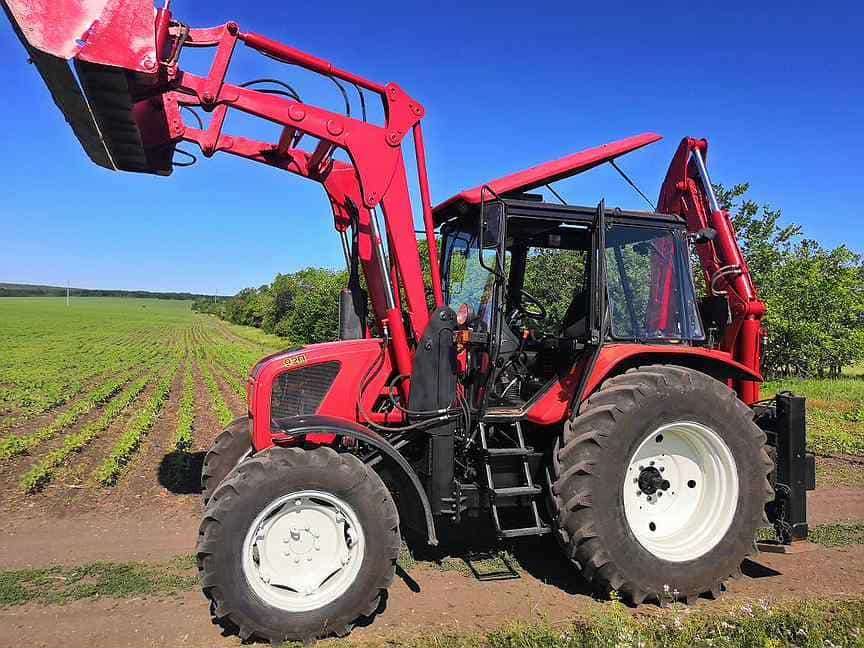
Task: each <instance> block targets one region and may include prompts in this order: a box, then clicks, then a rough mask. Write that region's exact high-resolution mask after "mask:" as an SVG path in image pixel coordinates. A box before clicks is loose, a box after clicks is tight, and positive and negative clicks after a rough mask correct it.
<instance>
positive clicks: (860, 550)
mask: <svg viewBox="0 0 864 648" xmlns="http://www.w3.org/2000/svg"><path fill="white" fill-rule="evenodd" d="M155 536H156V534H154V537H155ZM561 570H565V572H564V573H562V571H561ZM566 570H569V568H568V567H567V565H566V564H563V563H562V562H561V561H558V560H550V561H549V564H547V565H546V566H545V570H541V569H540V568H539V567H538V568H535V569H534V573H528V574H524V575H523V576H522V577H521V578H520V579H518V580H504V581H490V582H480V581H477V580H474V579H472V578H470V577H468V576H465V575H463V574H460V573H458V572H441V571H436V570H434V569H431V568H428V567H425V568H418V569H416V570H412V572H411V574H409V575H407V576H406V575H402V577H400V578H397V579H396V582H395V583H394V584H393V587H392V588H391V590H390V596H389V599H388V601H387V606H386V608H385V610H384V611H383V613H382V614H380V615H379V616H378V617H377V618H376V619H375V620H374V622H373V623H372V624H371V625H369V626H367V627H364V628H357V629H355V631H354V632H353V633H352V634H351V640H352V641H362V640H364V639H373V638H381V639H388V640H391V641H392V640H396V639H398V638H400V637H405V638H408V637H411V636H414V635H416V633H417V631H418V629H422V631H423V633H434V632H482V631H488V630H492V629H494V628H496V627H498V626H500V625H501V624H502V623H504V622H507V621H515V620H523V621H546V622H550V623H556V622H560V621H564V620H566V619H568V618H572V617H573V616H575V615H577V614H579V613H580V612H583V613H584V612H585V611H586V610H588V609H590V608H591V607H592V606H595V605H597V603H596V602H595V601H594V600H592V599H591V598H590V597H589V596H587V595H586V594H584V593H579V590H581V589H584V587H583V586H581V585H580V583H579V580H580V579H579V577H578V575H576V574H574V573H573V572H572V571H569V572H567V571H566ZM565 574H566V575H567V577H568V580H570V581H571V585H570V586H569V587H567V588H566V589H565V588H562V587H561V586H560V585H559V584H558V580H559V579H561V578H562V576H564V575H565ZM544 580H545V581H546V582H544ZM568 590H569V591H568ZM862 594H864V547H860V546H856V547H848V548H844V549H830V550H829V549H820V550H817V551H813V552H811V553H803V554H796V555H793V556H781V555H767V554H763V555H760V557H759V560H758V562H757V563H747V564H745V576H743V577H742V578H741V579H739V580H737V581H734V582H733V583H732V584H731V585H730V587H729V591H728V592H727V593H726V595H725V596H723V597H722V598H721V600H720V601H717V602H714V601H699V602H698V603H697V604H696V605H697V606H705V605H711V606H716V605H718V604H719V605H728V604H731V603H735V602H736V601H742V600H751V599H756V598H758V599H771V600H778V599H795V598H801V597H807V598H817V597H823V596H831V597H832V598H842V597H844V596H851V595H862ZM643 609H644V606H643V607H642V608H638V611H639V613H641V612H642V611H643ZM653 609H654V608H651V609H649V610H645V611H646V612H647V613H651V611H652V610H653ZM0 645H2V646H13V645H14V646H17V647H21V648H23V647H26V646H52V647H53V646H65V647H68V648H90V647H91V646H116V647H118V648H120V647H143V646H160V647H164V646H204V645H206V646H213V647H219V646H231V647H237V646H240V641H239V639H237V638H236V637H234V636H227V637H226V636H223V635H222V631H221V630H220V629H219V627H218V626H215V625H213V624H212V623H211V621H210V616H209V611H208V604H207V602H206V601H205V599H204V597H203V596H202V595H201V594H200V593H199V592H198V591H191V592H184V593H183V594H182V595H179V596H175V597H170V598H164V599H126V600H108V599H103V600H95V601H78V602H75V603H72V604H69V605H64V606H36V605H25V606H21V607H15V608H6V609H3V610H0Z"/></svg>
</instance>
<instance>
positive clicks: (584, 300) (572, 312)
mask: <svg viewBox="0 0 864 648" xmlns="http://www.w3.org/2000/svg"><path fill="white" fill-rule="evenodd" d="M587 334H588V290H587V289H582V290H578V289H577V290H574V291H573V299H572V300H570V305H569V306H568V307H567V312H566V313H564V319H563V320H562V322H561V336H562V337H567V338H583V337H585V336H586V335H587Z"/></svg>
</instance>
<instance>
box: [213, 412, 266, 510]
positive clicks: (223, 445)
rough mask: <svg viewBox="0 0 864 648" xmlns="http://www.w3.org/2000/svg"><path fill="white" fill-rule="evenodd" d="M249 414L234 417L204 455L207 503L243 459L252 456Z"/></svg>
mask: <svg viewBox="0 0 864 648" xmlns="http://www.w3.org/2000/svg"><path fill="white" fill-rule="evenodd" d="M250 423H251V421H250V419H249V417H248V416H241V417H239V418H236V419H234V420H233V421H231V423H230V424H229V425H228V427H227V428H225V430H224V431H223V432H222V433H221V434H220V435H219V436H218V437H216V440H215V441H214V442H213V445H212V446H211V447H210V450H208V451H207V454H206V455H204V465H203V466H202V468H201V496H202V497H203V498H204V503H205V504H206V503H207V502H208V501H210V497H211V496H212V495H213V492H214V491H215V490H216V489H217V488H218V487H219V484H220V483H222V480H223V479H225V476H226V475H227V474H228V473H229V472H231V471H232V470H234V467H235V466H237V464H239V463H240V462H241V461H243V460H244V459H247V458H248V457H251V456H252V452H253V451H252V431H251V429H250Z"/></svg>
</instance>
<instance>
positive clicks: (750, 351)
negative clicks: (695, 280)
mask: <svg viewBox="0 0 864 648" xmlns="http://www.w3.org/2000/svg"><path fill="white" fill-rule="evenodd" d="M707 153H708V141H707V140H704V139H694V138H691V137H687V138H684V139H683V140H681V144H680V145H679V146H678V150H677V151H676V153H675V156H674V157H673V158H672V162H671V164H670V165H669V171H668V172H667V174H666V179H665V180H664V181H663V185H662V187H661V189H660V198H659V199H658V202H657V209H658V211H661V212H665V213H670V214H679V215H681V216H682V217H684V218H685V219H686V220H687V229H688V230H689V231H690V232H691V233H693V234H695V233H697V232H699V231H700V230H702V229H704V228H711V229H713V230H715V231H716V235H715V236H714V239H713V240H709V241H706V242H703V243H697V244H696V252H697V254H698V256H699V260H700V263H701V265H702V272H703V274H704V277H705V285H706V288H707V290H708V291H709V294H712V295H722V296H725V298H726V301H727V302H728V304H729V312H730V315H731V322H730V323H729V325H728V326H727V327H726V328H725V330H724V331H723V335H722V337H721V339H720V342H719V345H720V349H722V350H723V351H727V352H728V353H730V354H732V358H733V359H734V360H735V361H736V362H738V363H740V364H742V365H744V366H745V367H747V368H748V369H750V370H751V371H753V372H754V373H757V374H758V373H760V364H761V353H762V348H761V339H762V318H763V316H764V315H765V304H764V303H763V302H762V301H760V300H759V297H758V294H757V290H756V286H755V284H754V283H753V278H752V276H751V275H750V269H749V268H748V267H747V262H746V261H745V260H744V255H743V254H742V252H741V248H740V247H739V245H738V239H737V238H736V236H735V230H734V228H733V226H732V220H731V218H730V216H729V212H727V211H726V210H724V209H721V208H720V205H719V203H718V202H717V197H716V195H715V194H714V188H713V187H712V185H711V179H710V178H709V176H708V170H707V167H706V160H707ZM735 387H736V391H737V392H738V395H739V397H740V398H741V400H743V401H744V402H745V403H747V404H748V405H750V404H752V403H755V402H756V401H758V400H759V383H758V382H754V381H752V380H737V381H736V385H735Z"/></svg>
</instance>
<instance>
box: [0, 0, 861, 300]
mask: <svg viewBox="0 0 864 648" xmlns="http://www.w3.org/2000/svg"><path fill="white" fill-rule="evenodd" d="M711 4H712V3H699V2H692V1H691V2H687V3H670V4H667V3H657V2H652V3H642V2H640V3H627V2H615V3H613V2H609V3H578V2H562V3H557V2H556V3H543V2H538V3H532V4H530V5H529V4H526V3H524V2H518V3H517V2H496V3H491V2H489V3H486V2H464V0H463V1H462V2H449V1H448V2H437V3H413V2H412V3H406V2H400V3H390V2H376V1H375V0H370V1H369V2H364V3H354V2H350V3H349V2H339V1H331V2H327V3H317V2H306V3H299V4H298V3H288V2H281V1H279V2H274V1H260V2H250V3H238V2H227V1H225V0H213V1H212V2H206V3H204V2H192V1H191V0H175V1H174V11H175V15H176V16H177V17H178V18H180V19H181V20H183V21H184V22H186V23H188V24H191V25H193V26H200V27H203V26H210V25H213V24H217V23H221V22H225V21H226V20H229V19H235V20H237V21H238V22H239V23H240V25H241V28H242V29H244V30H247V31H256V32H259V33H263V34H266V35H268V36H271V37H273V38H277V39H280V40H283V41H285V42H287V43H289V44H291V45H294V46H296V47H299V48H301V49H305V50H307V51H310V52H312V53H314V54H317V55H319V56H322V57H324V58H327V59H329V60H331V61H333V62H334V63H335V64H337V65H339V66H341V67H344V68H348V69H351V70H352V71H355V72H358V73H360V74H363V75H365V76H367V77H369V78H372V79H374V80H377V81H381V82H387V81H396V82H398V83H399V84H400V85H401V86H402V87H403V88H404V89H405V90H406V91H407V92H408V93H409V94H411V95H413V96H414V97H415V98H417V99H418V100H419V101H421V102H422V103H423V104H424V105H425V106H426V109H427V114H428V116H427V118H426V120H425V122H424V127H425V133H426V140H427V147H428V157H429V167H430V180H431V185H432V195H433V202H434V203H438V202H440V201H442V200H444V199H446V198H447V197H449V196H450V195H452V194H453V193H456V192H458V191H460V190H461V189H463V188H466V187H470V186H474V185H477V184H479V183H481V182H483V181H485V180H489V179H492V178H495V177H498V176H501V175H505V174H507V173H510V172H513V171H516V170H519V169H521V168H524V167H526V166H531V165H533V164H537V163H539V162H543V161H545V160H548V159H553V158H556V157H561V156H563V155H566V154H568V153H571V152H574V151H577V150H580V149H582V148H587V147H590V146H594V145H597V144H601V143H604V142H607V141H611V140H614V139H618V138H620V137H625V136H628V135H632V134H636V133H639V132H643V131H655V132H658V133H660V134H662V135H664V136H665V139H664V140H663V141H662V142H660V143H658V144H655V145H653V146H652V147H649V148H648V149H643V150H642V151H639V152H636V153H634V154H632V155H631V156H629V157H627V158H623V159H622V160H621V162H620V164H621V166H622V167H623V168H624V169H625V170H627V171H628V173H630V174H631V175H632V177H633V178H634V179H635V180H636V181H637V183H639V184H640V185H641V186H642V187H643V189H644V190H645V191H646V193H648V195H649V196H651V197H652V198H653V197H654V196H656V194H657V190H658V185H659V182H660V181H661V180H662V177H663V174H664V173H665V169H666V166H667V164H668V161H669V158H670V157H671V155H672V153H673V152H674V150H675V147H676V146H677V143H678V141H679V140H680V138H681V137H683V136H685V135H693V136H700V137H701V136H704V137H708V138H709V139H710V140H711V142H712V149H711V155H710V163H709V166H710V168H711V172H712V176H713V178H714V180H715V181H719V182H724V183H727V184H731V183H734V182H739V181H749V182H751V183H752V197H753V198H755V199H757V200H758V201H760V202H770V203H771V204H772V205H775V206H779V207H782V209H783V212H784V215H785V218H786V219H787V220H788V221H790V222H797V223H800V224H802V225H804V227H805V232H806V233H807V234H808V235H809V236H810V237H813V238H817V239H819V240H821V241H823V242H824V243H825V244H828V245H837V244H840V243H846V244H848V245H849V246H851V247H852V248H854V249H856V250H858V251H860V252H864V233H862V224H861V217H862V214H861V205H862V202H864V189H862V187H864V183H862V167H864V165H862V163H861V161H860V160H861V155H862V150H864V108H862V106H864V83H862V80H864V78H862V71H861V64H862V61H864V45H862V40H861V37H860V26H861V24H862V19H864V9H861V8H860V5H859V6H857V7H856V6H855V4H853V3H848V4H843V3H830V2H828V3H820V4H819V5H818V8H814V5H812V4H810V5H809V7H808V6H807V5H806V4H804V3H802V4H801V6H800V7H796V6H793V5H791V4H790V3H783V4H775V5H769V4H767V3H759V4H760V7H759V8H754V7H753V6H752V3H736V2H726V3H723V6H722V8H717V7H712V6H710V5H711ZM295 7H296V8H297V9H295V10H293V11H292V8H295ZM244 50H245V48H240V49H239V50H238V55H237V62H236V66H237V67H236V68H235V69H234V70H233V72H234V74H233V76H232V80H235V81H242V80H245V79H248V78H251V77H256V76H264V75H265V74H271V73H277V72H278V73H280V74H281V75H282V78H285V79H286V80H288V81H289V82H292V83H295V82H296V86H297V87H298V89H299V90H300V91H301V94H304V99H306V100H307V101H315V102H320V103H321V104H322V105H325V106H327V107H330V108H332V109H338V108H339V106H340V103H339V102H340V101H341V98H340V96H339V95H338V94H337V92H336V91H335V89H333V88H332V87H328V86H326V85H322V84H321V83H320V82H317V81H316V80H314V79H309V78H308V77H306V76H302V75H299V74H298V73H297V72H296V71H294V70H293V69H292V68H284V70H277V69H275V68H274V67H273V66H272V65H271V64H270V63H269V62H266V61H264V60H259V59H255V58H253V57H251V56H249V53H248V52H246V51H244ZM195 54H197V52H196V53H195ZM0 58H2V60H3V61H4V65H3V66H0V86H2V87H3V88H5V89H6V92H5V93H4V100H3V101H2V102H0V129H2V141H3V143H4V155H3V157H2V159H0V167H2V169H0V171H2V181H0V233H2V239H0V242H2V253H0V281H22V282H33V283H50V284H65V283H66V281H67V280H68V281H71V283H72V285H74V286H80V287H91V288H124V289H151V290H178V291H180V290H190V291H195V292H204V293H212V292H215V291H218V292H219V293H220V294H230V293H233V292H236V291H237V290H238V289H240V288H242V287H244V286H249V285H260V284H263V283H268V282H269V281H270V280H271V278H272V277H273V275H274V274H275V273H277V272H289V271H293V270H297V269H299V268H302V267H305V266H308V265H327V266H333V267H336V266H339V265H341V263H342V261H341V251H340V247H339V244H338V239H337V237H336V235H335V233H334V232H333V229H332V219H331V217H330V215H329V211H328V207H327V203H326V201H325V199H324V195H323V193H322V192H321V190H320V188H319V187H318V185H316V184H314V183H309V182H306V181H303V180H302V179H299V178H295V177H293V176H290V175H289V174H285V173H280V172H277V171H275V170H272V169H268V168H264V167H260V166H256V165H253V164H251V163H246V162H243V161H241V160H237V159H232V158H228V157H221V158H220V157H218V156H217V157H215V158H212V159H210V160H202V161H200V162H199V164H198V165H196V166H194V167H192V168H189V169H178V170H177V171H176V172H175V173H174V175H173V176H172V177H170V178H160V177H148V176H140V175H135V174H119V173H111V172H108V171H106V170H103V169H100V168H98V167H96V166H93V165H91V164H90V163H89V160H88V159H87V158H86V156H85V155H84V153H83V152H82V151H81V149H80V147H79V146H78V143H77V140H75V138H74V136H73V135H72V133H71V131H69V129H68V127H67V126H66V124H65V122H64V121H63V118H62V116H61V114H60V113H59V111H57V109H56V108H55V107H54V105H53V103H52V101H51V99H50V97H49V95H48V93H47V91H46V90H45V88H44V86H43V84H42V82H41V79H40V78H39V76H38V74H37V73H36V71H35V69H34V68H32V67H30V66H28V65H26V64H25V60H26V55H25V53H24V50H23V49H22V47H21V46H20V44H19V43H18V41H17V39H16V38H15V36H14V34H13V32H12V30H11V28H10V27H9V25H8V24H7V22H6V21H5V20H2V19H0ZM203 64H204V61H203V59H201V57H197V58H194V59H191V58H190V60H188V65H189V66H190V69H192V70H193V71H201V70H202V69H203V68H202V65H203ZM232 125H235V126H236V128H237V130H240V131H242V132H244V133H251V134H254V135H261V134H264V133H267V134H269V133H272V132H273V131H272V129H270V128H265V129H262V128H261V127H260V126H259V125H255V124H250V123H248V120H245V121H244V120H242V119H239V120H235V122H233V123H229V128H230V126H232ZM244 129H245V130H244ZM559 191H560V192H561V193H562V194H563V195H564V196H565V197H566V198H567V199H568V200H569V201H570V202H573V203H579V204H595V203H596V202H598V201H599V200H600V198H602V197H605V198H606V199H607V203H608V204H611V205H619V206H622V207H632V208H641V207H643V206H644V205H643V203H641V200H640V198H639V197H638V196H637V195H635V194H634V193H633V191H632V190H631V189H630V188H629V187H628V186H627V185H625V184H624V183H623V181H621V180H620V178H619V177H618V176H617V175H616V174H615V172H614V171H613V170H611V169H610V168H608V167H605V168H600V169H596V170H594V171H592V172H590V173H588V174H586V175H584V176H581V177H579V178H576V179H573V180H570V181H566V182H563V183H561V184H560V185H559Z"/></svg>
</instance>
